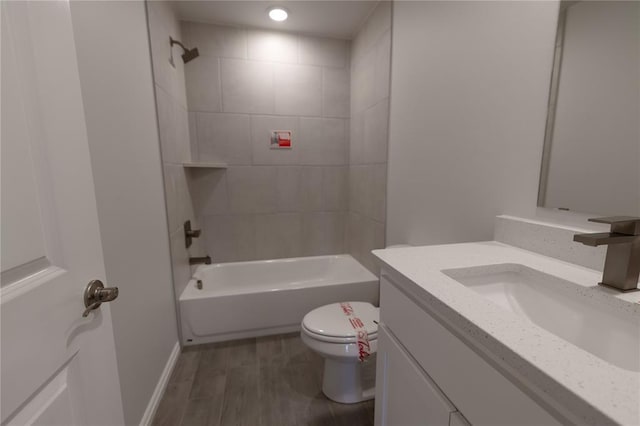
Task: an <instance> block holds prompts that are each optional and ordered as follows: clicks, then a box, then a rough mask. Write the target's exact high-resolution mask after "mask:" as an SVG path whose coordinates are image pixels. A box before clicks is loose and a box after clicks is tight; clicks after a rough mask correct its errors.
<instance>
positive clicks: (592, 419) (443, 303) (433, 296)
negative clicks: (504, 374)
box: [373, 241, 640, 425]
mask: <svg viewBox="0 0 640 426" xmlns="http://www.w3.org/2000/svg"><path fill="white" fill-rule="evenodd" d="M373 253H374V255H375V256H376V257H378V259H380V261H381V262H382V265H383V270H387V271H389V272H392V273H393V271H395V272H396V273H399V274H401V275H403V276H404V277H405V278H406V279H407V280H408V282H410V283H411V287H412V288H411V289H407V290H408V291H409V293H410V294H412V295H414V297H416V298H419V299H420V301H421V302H422V303H423V304H426V306H429V308H430V309H432V310H433V312H435V313H436V314H437V315H438V316H440V318H441V319H443V320H444V321H447V322H448V323H449V324H450V325H452V326H453V327H454V328H455V329H456V330H460V331H461V332H462V333H465V336H464V337H465V339H467V340H468V341H469V342H471V343H472V344H474V345H476V346H477V348H478V349H480V350H481V351H483V352H485V353H488V354H491V355H493V357H494V358H495V359H499V360H500V362H501V363H504V364H505V365H504V367H505V370H506V371H508V372H513V374H514V376H517V379H518V380H519V381H521V382H523V383H525V386H527V388H529V390H530V391H532V392H534V393H535V394H536V395H537V396H539V397H540V399H541V400H543V401H545V402H546V403H548V404H549V405H550V406H552V407H555V408H556V409H558V410H559V411H560V412H561V413H562V414H563V415H566V416H567V418H568V419H570V420H571V421H576V422H577V423H581V424H590V425H602V424H615V423H618V424H625V425H638V424H640V367H636V368H635V369H634V370H626V369H623V368H621V367H618V366H616V365H614V364H611V363H609V362H607V361H605V360H603V359H601V358H599V357H596V356H595V355H592V354H591V353H589V352H587V351H585V350H584V349H581V348H579V347H578V346H575V345H574V344H572V343H569V342H567V341H565V340H563V339H561V338H560V337H557V336H556V335H554V334H552V333H551V332H549V331H547V330H545V329H543V328H541V327H539V326H537V325H535V324H534V323H533V322H531V321H530V320H529V319H527V318H525V317H523V316H520V315H517V314H515V313H513V312H510V311H508V310H506V309H504V308H501V307H500V306H498V305H497V304H494V303H493V302H491V301H489V300H488V299H485V298H484V297H483V296H481V295H480V294H478V293H476V292H475V291H474V290H472V289H470V288H467V287H465V286H464V285H462V284H460V283H459V282H457V281H455V280H454V279H453V278H451V277H450V276H448V275H446V274H445V273H443V272H442V271H443V270H449V269H458V268H469V267H479V266H484V265H496V264H507V263H509V264H520V265H524V266H525V267H528V268H531V269H534V270H537V271H541V272H544V273H546V274H549V275H553V276H555V277H558V278H560V279H562V280H566V281H570V282H571V283H573V284H575V285H570V286H569V287H570V291H574V292H576V297H588V298H590V299H592V300H593V302H594V303H598V304H600V303H604V304H607V305H609V309H611V308H613V309H614V310H616V311H618V312H620V314H621V315H625V316H626V317H627V318H629V320H630V321H632V322H633V323H635V325H637V326H638V334H640V292H630V293H619V292H617V291H615V290H611V289H608V288H604V287H601V286H598V285H597V282H599V281H600V279H601V274H600V272H597V271H594V270H592V269H588V268H585V267H582V266H577V265H574V264H571V263H568V262H563V261H560V260H557V259H553V258H550V257H546V256H543V255H540V254H536V253H533V252H529V251H526V250H523V249H519V248H516V247H512V246H509V245H506V244H503V243H499V242H495V241H490V242H477V243H463V244H447V245H437V246H424V247H407V248H393V249H383V250H374V251H373ZM405 281H406V280H405ZM406 285H408V284H406ZM565 290H566V288H565ZM382 308H383V309H384V306H383V307H382ZM638 351H639V352H638V353H639V359H638V365H640V348H639V349H638Z"/></svg>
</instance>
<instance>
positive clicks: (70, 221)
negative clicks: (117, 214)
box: [0, 0, 126, 426]
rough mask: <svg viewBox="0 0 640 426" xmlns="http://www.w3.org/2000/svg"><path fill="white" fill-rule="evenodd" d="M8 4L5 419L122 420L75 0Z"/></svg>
mask: <svg viewBox="0 0 640 426" xmlns="http://www.w3.org/2000/svg"><path fill="white" fill-rule="evenodd" d="M1 11H2V29H1V30H2V50H1V52H2V86H1V98H2V103H1V109H2V122H1V125H2V140H1V141H2V145H1V149H2V151H1V162H2V164H1V166H2V169H1V174H2V176H1V177H2V183H1V185H2V192H1V195H2V200H1V201H2V208H1V210H2V217H1V219H2V230H1V231H2V237H1V240H2V251H1V255H2V259H1V266H2V275H1V278H2V280H1V287H0V322H1V350H0V351H1V353H0V355H1V368H0V376H1V377H0V380H1V381H0V385H1V389H0V390H1V397H0V399H1V400H0V402H1V409H2V411H1V419H0V422H1V423H2V424H3V425H4V424H16V425H25V424H41V425H65V426H66V425H92V424H103V425H118V424H123V423H124V418H123V411H122V400H121V395H120V384H119V379H118V373H117V365H116V356H115V348H114V340H113V330H112V325H111V316H110V311H109V306H108V304H102V306H101V307H100V308H99V309H97V310H95V311H92V313H91V314H89V315H88V317H86V318H83V317H82V313H83V310H84V309H85V307H84V302H83V291H84V288H85V286H86V285H87V283H88V282H89V281H91V280H93V279H100V280H102V281H104V276H105V271H104V263H103V258H102V249H101V245H100V234H99V228H98V218H97V211H96V200H95V194H94V186H93V177H92V173H91V166H90V159H89V146H88V141H87V132H86V126H85V121H84V112H83V107H82V98H81V93H80V80H79V75H78V65H77V59H76V50H75V45H74V41H73V31H72V26H71V15H70V10H69V3H68V2H67V1H60V0H57V1H53V2H37V1H34V2H18V1H14V2H7V1H3V2H1ZM105 285H109V283H105ZM121 297H122V296H121ZM125 297H126V296H125ZM117 302H118V301H117V300H115V301H113V302H111V303H117Z"/></svg>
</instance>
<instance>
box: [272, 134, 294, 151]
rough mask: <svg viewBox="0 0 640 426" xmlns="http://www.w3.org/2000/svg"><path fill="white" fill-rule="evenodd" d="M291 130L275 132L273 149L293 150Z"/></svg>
mask: <svg viewBox="0 0 640 426" xmlns="http://www.w3.org/2000/svg"><path fill="white" fill-rule="evenodd" d="M291 148H292V147H291V130H273V131H272V132H271V149H291Z"/></svg>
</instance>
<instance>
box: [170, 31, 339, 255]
mask: <svg viewBox="0 0 640 426" xmlns="http://www.w3.org/2000/svg"><path fill="white" fill-rule="evenodd" d="M182 34H183V36H184V42H185V43H186V45H187V46H188V47H198V49H199V52H200V57H198V58H196V59H194V60H193V61H192V62H189V63H188V64H186V65H185V73H186V89H187V105H188V110H189V125H190V134H191V152H192V157H193V160H194V161H201V162H211V161H221V162H225V163H227V164H228V168H227V169H226V170H215V169H199V170H193V171H190V172H189V173H190V175H189V178H190V183H189V188H190V191H191V196H192V198H193V202H194V209H195V214H196V216H197V217H198V218H199V221H200V223H201V224H202V226H203V230H204V232H203V234H204V238H205V244H206V248H205V251H206V252H207V253H208V254H210V255H211V257H212V258H213V260H214V262H229V261H244V260H255V259H273V258H284V257H296V256H310V255H323V254H333V253H344V252H345V251H346V238H345V236H346V225H347V211H348V170H349V143H348V138H349V111H350V106H349V102H350V96H349V94H350V87H349V77H350V69H349V65H350V42H348V41H345V40H337V39H330V38H319V37H308V36H303V35H296V34H291V33H279V32H268V31H261V30H252V29H245V28H237V27H229V26H219V25H209V24H200V23H193V22H182ZM271 130H291V131H292V132H293V149H291V150H271V149H270V147H269V136H270V131H271Z"/></svg>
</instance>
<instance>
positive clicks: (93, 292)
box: [82, 280, 119, 317]
mask: <svg viewBox="0 0 640 426" xmlns="http://www.w3.org/2000/svg"><path fill="white" fill-rule="evenodd" d="M118 293H119V291H118V287H105V286H104V284H102V281H100V280H93V281H90V282H89V284H87V288H85V290H84V307H85V308H87V309H85V310H84V312H83V313H82V316H83V317H86V316H88V315H89V312H91V311H93V310H94V309H98V308H99V307H100V305H102V303H103V302H111V301H112V300H113V299H115V298H116V297H118Z"/></svg>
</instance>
